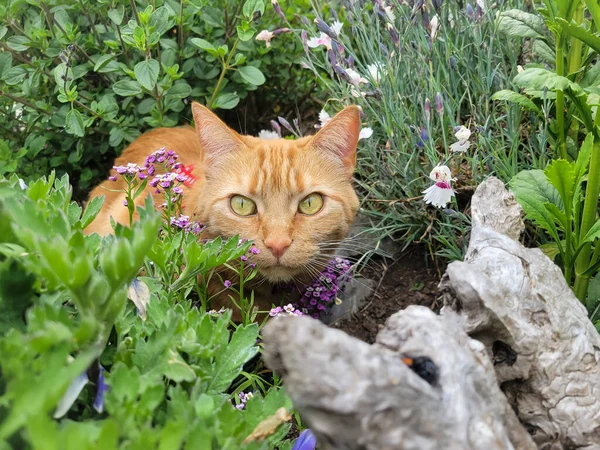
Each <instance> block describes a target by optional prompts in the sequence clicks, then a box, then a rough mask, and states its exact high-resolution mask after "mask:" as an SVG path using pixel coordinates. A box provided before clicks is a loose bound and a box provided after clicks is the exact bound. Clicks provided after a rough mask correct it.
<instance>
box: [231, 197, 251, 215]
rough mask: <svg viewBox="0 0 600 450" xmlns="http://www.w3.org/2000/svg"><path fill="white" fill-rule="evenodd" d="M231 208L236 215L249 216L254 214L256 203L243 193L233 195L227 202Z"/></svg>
mask: <svg viewBox="0 0 600 450" xmlns="http://www.w3.org/2000/svg"><path fill="white" fill-rule="evenodd" d="M229 204H230V205H231V209H232V210H233V212H234V213H236V214H237V215H238V216H251V215H253V214H256V203H254V202H253V201H252V200H250V199H249V198H248V197H244V196H243V195H234V196H233V197H231V200H230V202H229Z"/></svg>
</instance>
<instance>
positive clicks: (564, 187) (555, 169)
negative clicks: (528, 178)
mask: <svg viewBox="0 0 600 450" xmlns="http://www.w3.org/2000/svg"><path fill="white" fill-rule="evenodd" d="M544 173H545V174H546V177H547V178H548V181H550V184H552V186H554V187H555V188H556V190H557V191H558V194H559V195H560V198H561V199H562V202H563V205H564V207H565V210H566V212H567V216H569V215H570V212H571V205H572V199H573V193H574V191H575V163H571V162H568V161H565V160H564V159H555V160H554V161H552V162H551V163H550V164H548V167H546V170H544Z"/></svg>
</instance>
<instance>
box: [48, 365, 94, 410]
mask: <svg viewBox="0 0 600 450" xmlns="http://www.w3.org/2000/svg"><path fill="white" fill-rule="evenodd" d="M89 381H90V380H89V378H88V376H87V372H83V373H82V374H81V375H79V376H78V377H77V378H75V379H74V380H73V381H71V384H70V385H69V387H68V388H67V390H66V391H65V393H64V394H63V396H62V398H61V399H60V401H59V402H58V405H56V411H54V415H53V416H52V417H54V418H55V419H60V418H61V417H62V416H64V415H65V414H66V413H67V412H69V409H71V406H73V404H74V403H75V401H76V400H77V397H79V394H81V391H83V388H84V387H85V385H86V384H88V382H89Z"/></svg>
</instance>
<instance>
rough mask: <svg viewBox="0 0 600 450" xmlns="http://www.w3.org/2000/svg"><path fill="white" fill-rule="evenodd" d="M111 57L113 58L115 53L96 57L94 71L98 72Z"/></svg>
mask: <svg viewBox="0 0 600 450" xmlns="http://www.w3.org/2000/svg"><path fill="white" fill-rule="evenodd" d="M113 59H115V55H102V56H101V57H100V58H98V60H97V61H96V64H95V65H94V72H98V71H99V70H100V69H102V68H103V67H104V66H106V65H107V64H108V63H109V62H110V61H112V60H113Z"/></svg>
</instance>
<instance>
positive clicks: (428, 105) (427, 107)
mask: <svg viewBox="0 0 600 450" xmlns="http://www.w3.org/2000/svg"><path fill="white" fill-rule="evenodd" d="M425 118H426V119H427V122H429V121H430V120H431V101H430V100H429V99H428V98H426V99H425Z"/></svg>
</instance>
